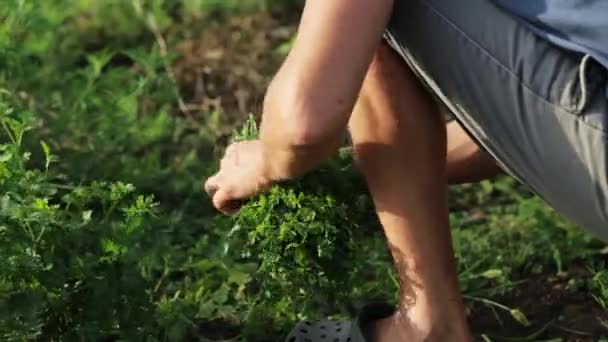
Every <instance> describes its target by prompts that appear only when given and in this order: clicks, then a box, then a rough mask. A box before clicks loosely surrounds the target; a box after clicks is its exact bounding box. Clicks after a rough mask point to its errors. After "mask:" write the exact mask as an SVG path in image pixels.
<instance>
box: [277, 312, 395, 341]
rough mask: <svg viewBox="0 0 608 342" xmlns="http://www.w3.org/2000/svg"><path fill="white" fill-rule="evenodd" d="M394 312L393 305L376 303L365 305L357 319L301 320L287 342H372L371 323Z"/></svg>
mask: <svg viewBox="0 0 608 342" xmlns="http://www.w3.org/2000/svg"><path fill="white" fill-rule="evenodd" d="M394 312H395V308H394V307H393V306H390V305H387V304H382V303H374V304H369V305H366V306H364V307H363V309H361V311H360V313H359V316H358V317H357V319H356V320H355V321H351V322H347V321H329V320H324V321H320V322H317V323H311V322H306V321H305V322H300V323H298V324H297V325H296V326H295V328H294V329H293V330H292V331H291V333H290V334H289V336H288V337H287V339H286V340H285V342H371V340H370V339H369V338H368V334H369V333H370V332H369V331H368V330H369V329H368V327H369V324H370V323H372V322H374V321H376V320H379V319H382V318H386V317H388V316H390V315H392V314H393V313H394Z"/></svg>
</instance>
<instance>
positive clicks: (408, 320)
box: [370, 312, 473, 342]
mask: <svg viewBox="0 0 608 342" xmlns="http://www.w3.org/2000/svg"><path fill="white" fill-rule="evenodd" d="M433 321H434V323H433V322H431V320H428V319H417V318H414V317H412V315H411V314H410V315H408V314H403V313H401V312H397V313H395V314H393V315H392V316H390V317H387V318H384V319H381V320H379V321H376V322H374V323H372V325H373V327H372V328H371V329H370V330H371V331H370V339H371V341H373V342H401V341H403V342H444V341H450V342H470V341H472V340H473V339H472V337H471V335H470V333H469V331H468V327H467V325H466V322H465V321H464V319H455V318H451V319H449V318H445V319H443V320H437V319H435V320H433Z"/></svg>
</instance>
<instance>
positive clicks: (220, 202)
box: [213, 190, 242, 215]
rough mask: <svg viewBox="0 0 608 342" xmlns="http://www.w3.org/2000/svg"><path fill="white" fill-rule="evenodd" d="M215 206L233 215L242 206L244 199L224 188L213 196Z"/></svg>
mask: <svg viewBox="0 0 608 342" xmlns="http://www.w3.org/2000/svg"><path fill="white" fill-rule="evenodd" d="M213 206H214V207H215V208H216V209H217V210H219V211H221V212H222V213H224V214H226V215H232V214H234V213H236V212H238V210H239V209H240V208H241V206H242V201H241V200H240V199H238V198H235V197H234V196H232V195H231V194H229V193H228V192H226V191H224V190H218V191H217V192H216V193H215V195H214V196H213Z"/></svg>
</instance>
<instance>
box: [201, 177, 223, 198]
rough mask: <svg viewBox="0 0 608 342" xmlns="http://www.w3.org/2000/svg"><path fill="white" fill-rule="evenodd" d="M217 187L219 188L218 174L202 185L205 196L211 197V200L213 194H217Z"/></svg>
mask: <svg viewBox="0 0 608 342" xmlns="http://www.w3.org/2000/svg"><path fill="white" fill-rule="evenodd" d="M219 187H220V178H219V174H216V175H214V176H211V177H209V178H208V179H207V181H206V182H205V185H204V188H205V192H207V194H209V196H211V197H212V198H213V196H214V194H215V193H216V192H217V190H218V189H219Z"/></svg>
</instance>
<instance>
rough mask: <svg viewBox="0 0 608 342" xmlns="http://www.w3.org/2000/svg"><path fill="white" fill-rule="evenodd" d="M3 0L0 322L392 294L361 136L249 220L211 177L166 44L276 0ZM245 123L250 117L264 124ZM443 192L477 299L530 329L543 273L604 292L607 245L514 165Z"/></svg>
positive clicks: (176, 327)
mask: <svg viewBox="0 0 608 342" xmlns="http://www.w3.org/2000/svg"><path fill="white" fill-rule="evenodd" d="M7 1H8V2H9V3H7V5H6V6H2V8H0V18H2V25H1V26H0V123H2V129H1V130H0V131H1V132H2V133H0V137H1V138H0V260H1V262H0V338H2V339H3V340H24V339H32V338H37V339H40V340H51V339H54V340H91V339H103V338H112V339H122V340H142V339H145V340H150V341H156V340H162V341H181V340H193V339H197V338H201V336H203V335H204V336H207V337H208V338H212V337H216V338H219V337H220V333H221V332H225V333H227V334H229V335H242V336H244V337H245V338H246V339H247V340H249V341H268V340H272V341H275V340H281V339H280V336H284V335H285V334H286V331H287V330H288V329H289V327H290V326H291V325H292V324H293V323H294V322H295V321H297V320H299V319H304V318H312V319H315V318H321V317H324V316H332V317H345V316H348V315H349V314H350V312H352V310H353V308H354V307H356V306H357V305H359V304H362V303H364V302H366V301H368V300H371V299H383V300H388V301H394V300H395V289H396V286H397V283H396V280H395V278H394V274H393V271H392V266H391V264H390V259H389V256H388V251H387V249H386V246H385V245H384V241H383V237H382V234H381V230H380V227H379V224H378V222H377V219H376V218H375V216H374V214H373V208H372V206H371V200H370V198H369V195H368V194H367V192H366V191H365V186H364V183H363V181H362V179H361V177H360V175H359V174H358V173H357V171H356V170H355V169H354V168H353V166H352V163H351V156H350V153H349V152H348V149H345V150H343V151H341V153H340V155H339V156H336V158H334V160H333V161H332V162H331V163H329V164H328V165H326V166H325V167H323V168H322V169H320V170H318V171H316V172H314V173H312V174H310V175H308V176H307V177H305V178H303V179H301V180H298V181H294V182H291V183H290V184H286V185H283V186H281V187H275V188H273V189H272V190H271V191H270V192H269V193H268V194H264V195H262V196H260V197H259V198H257V199H255V200H254V201H252V202H250V203H249V204H248V205H247V206H246V207H245V208H244V209H243V211H242V213H241V215H239V216H238V217H236V218H225V217H220V216H217V215H216V214H215V212H214V211H213V210H212V209H211V207H210V204H209V201H208V199H207V198H206V197H205V196H204V195H203V194H202V192H201V191H200V186H201V180H202V179H203V178H204V177H205V176H206V175H209V174H211V172H212V171H213V170H214V169H215V167H216V162H215V160H214V155H216V153H214V151H215V149H216V147H215V146H214V144H215V141H216V139H217V127H215V125H214V122H213V120H208V121H206V122H204V123H201V122H196V121H193V120H191V119H189V118H187V117H185V116H184V115H183V113H181V112H180V111H179V110H178V106H179V102H180V100H181V98H180V94H179V91H178V87H177V85H176V84H175V80H174V79H173V77H172V75H171V74H170V72H169V70H168V68H167V67H168V66H169V65H170V64H171V63H172V62H173V61H174V60H175V58H177V57H178V56H175V55H173V54H172V53H171V51H172V49H171V48H170V47H171V44H173V43H177V42H178V41H179V40H180V39H181V37H184V36H189V35H191V34H192V32H189V30H193V31H196V30H198V29H199V28H198V27H192V28H190V26H189V25H193V24H192V23H195V22H197V20H201V19H200V18H204V17H206V18H210V16H211V14H210V13H214V14H215V15H217V14H218V13H220V12H221V13H223V14H224V15H226V14H229V13H231V11H234V10H237V9H238V10H239V11H247V10H258V9H260V6H261V7H268V6H270V7H272V6H274V5H273V3H272V2H258V1H250V2H247V3H246V4H245V5H244V6H245V7H246V8H243V7H242V6H241V2H239V3H238V4H237V2H217V1H216V2H214V1H197V0H183V1H160V0H157V1H141V2H138V1H108V2H103V3H102V2H94V1H84V0H82V1H75V0H74V1H68V0H63V1H61V0H57V1H49V2H40V3H38V2H36V3H34V2H32V1H19V0H7ZM140 5H141V6H140ZM159 33H162V34H163V39H164V40H166V41H165V42H166V43H167V44H169V49H168V51H164V50H163V49H161V48H160V47H159V45H158V43H159V39H158V34H159ZM286 43H288V42H286ZM209 114H210V116H212V115H211V114H212V113H209ZM239 135H240V136H241V137H244V138H247V137H251V136H253V135H255V126H254V125H252V124H251V123H249V126H247V129H245V130H244V131H242V132H240V133H239ZM450 206H451V207H452V209H453V211H452V214H451V217H450V220H451V223H452V226H453V236H454V244H455V249H456V256H457V262H458V267H459V278H460V284H461V287H462V289H463V292H464V294H465V296H466V298H467V303H468V305H469V306H470V307H471V308H472V309H473V311H476V312H484V310H489V312H496V313H497V318H496V320H499V319H501V320H504V319H510V320H512V321H514V322H515V324H516V325H518V326H521V327H522V330H518V331H515V330H514V331H513V334H509V337H515V338H516V337H524V336H532V335H530V334H533V333H534V332H538V331H541V330H542V328H543V327H544V326H545V324H546V322H545V321H542V320H539V319H529V317H526V315H527V314H528V312H526V310H525V309H523V308H520V307H519V302H518V301H509V302H508V303H507V301H508V300H507V299H508V298H509V296H510V295H511V294H513V293H515V292H516V290H517V289H518V288H521V286H522V284H524V283H525V282H527V281H530V280H531V279H538V278H539V277H540V278H550V277H554V276H561V277H566V280H565V282H566V283H567V284H568V289H567V291H571V292H573V293H584V294H585V296H587V297H588V298H591V300H594V301H595V302H596V303H598V304H597V306H598V307H603V308H604V309H606V306H607V305H608V304H607V303H608V273H607V272H606V270H605V259H606V258H605V252H606V251H605V245H604V244H603V243H601V242H599V241H597V240H595V239H593V238H592V237H591V236H589V235H588V234H586V233H585V232H584V231H583V230H581V229H579V228H578V227H576V226H575V225H573V224H572V223H570V222H568V221H567V220H565V219H563V218H562V217H560V216H559V215H558V214H556V213H555V212H554V211H552V210H551V209H549V208H548V207H547V206H546V205H545V204H543V203H542V202H541V201H540V200H539V199H537V198H535V197H533V196H531V195H530V194H528V193H526V191H525V189H523V188H522V187H521V186H520V185H518V184H516V183H515V182H514V181H513V180H511V179H508V178H501V179H499V180H497V181H494V182H484V183H482V184H480V185H474V186H461V187H456V188H453V189H452V190H451V200H450ZM573 267H578V268H583V269H588V270H589V274H590V277H586V278H584V279H581V278H578V277H577V276H576V274H573V273H571V272H569V271H570V269H571V268H573ZM501 313H502V315H501ZM505 317H506V318H505ZM509 317H511V318H509ZM598 318H602V319H605V317H598ZM528 320H530V321H531V322H530V324H531V327H529V328H528V329H523V328H524V326H525V325H527V324H528V322H527V321H528ZM218 327H219V328H218ZM480 329H481V328H480ZM523 331H525V332H526V333H525V334H524V333H522V332H523ZM475 333H476V335H477V336H482V334H486V335H487V336H494V335H497V334H496V333H495V332H494V331H487V330H478V331H475ZM549 337H552V336H549ZM599 338H600V337H599V336H597V339H599ZM534 339H535V338H534V337H532V338H531V339H528V340H534Z"/></svg>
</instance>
